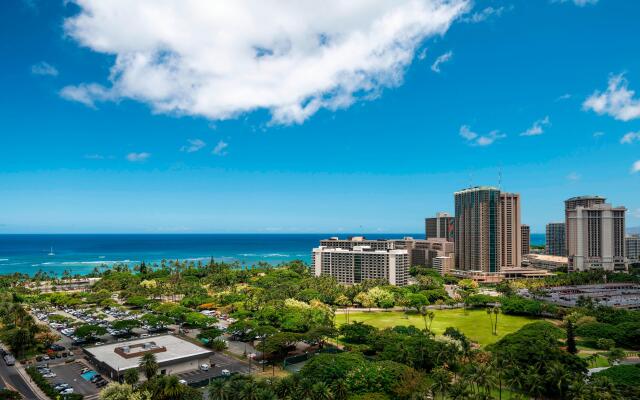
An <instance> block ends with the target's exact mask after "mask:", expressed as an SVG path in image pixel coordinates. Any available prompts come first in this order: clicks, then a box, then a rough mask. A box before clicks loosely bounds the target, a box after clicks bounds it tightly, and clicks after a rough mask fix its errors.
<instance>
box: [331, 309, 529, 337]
mask: <svg viewBox="0 0 640 400" xmlns="http://www.w3.org/2000/svg"><path fill="white" fill-rule="evenodd" d="M430 311H433V312H434V314H435V317H434V318H433V320H432V322H430V321H429V319H427V320H426V323H427V326H429V324H431V326H430V328H431V331H432V332H433V333H434V334H435V335H442V334H443V333H444V330H445V329H446V328H448V327H454V328H457V329H458V330H460V331H461V332H462V333H464V334H465V335H467V337H469V339H471V340H473V341H474V342H476V343H478V344H480V345H481V346H486V345H489V344H491V343H494V342H496V341H498V340H500V338H502V337H503V336H504V335H507V334H509V333H513V332H515V331H517V330H518V329H520V328H522V327H523V326H524V325H526V324H528V323H530V322H534V321H536V320H539V319H536V318H532V317H525V316H516V315H504V314H500V315H499V316H498V329H497V334H495V335H494V334H493V333H492V329H491V320H490V319H489V315H488V314H487V312H486V311H485V310H484V309H471V310H464V309H463V308H457V309H442V310H439V309H433V310H430ZM347 315H348V318H349V320H348V321H349V322H355V321H358V322H364V323H366V324H369V325H372V326H375V327H376V328H380V329H384V328H392V327H394V326H400V325H404V326H409V325H413V326H415V327H417V328H421V329H423V328H424V327H425V321H424V319H423V317H422V315H421V314H420V313H417V312H415V311H407V312H404V311H395V310H394V311H357V312H354V311H350V312H349V313H348V314H347V313H345V312H342V311H340V312H338V313H336V325H338V326H340V325H342V324H344V323H346V322H347Z"/></svg>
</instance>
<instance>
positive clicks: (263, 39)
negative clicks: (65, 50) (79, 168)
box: [62, 0, 470, 124]
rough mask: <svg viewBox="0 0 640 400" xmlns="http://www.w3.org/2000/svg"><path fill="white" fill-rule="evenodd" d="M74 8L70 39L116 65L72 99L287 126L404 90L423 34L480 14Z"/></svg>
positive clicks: (431, 2)
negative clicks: (260, 115) (262, 118)
mask: <svg viewBox="0 0 640 400" xmlns="http://www.w3.org/2000/svg"><path fill="white" fill-rule="evenodd" d="M75 2H76V3H77V4H78V5H79V7H80V12H79V13H78V14H77V15H75V16H73V17H70V18H68V19H67V20H66V21H65V30H66V33H67V34H68V35H69V36H70V37H71V38H73V39H75V40H76V41H78V42H79V43H80V44H81V45H82V46H86V47H88V48H89V49H92V50H94V51H96V52H100V53H105V54H110V55H114V57H115V63H114V65H113V66H112V68H111V73H110V75H109V80H110V84H109V85H108V87H104V86H97V85H96V84H86V83H84V84H80V85H78V86H71V87H68V88H65V90H63V92H62V94H63V96H64V97H65V98H67V99H70V100H75V101H80V102H81V103H84V104H86V105H89V106H92V105H93V104H95V102H98V101H108V100H117V99H120V98H131V99H135V100H137V101H141V102H145V103H148V104H150V105H151V106H152V108H153V110H154V111H155V112H160V113H174V114H179V115H182V114H187V115H196V116H204V117H206V118H208V119H211V120H221V119H229V118H234V117H236V116H238V115H240V114H243V113H248V112H252V111H255V110H260V109H266V110H269V111H270V113H271V116H272V121H273V122H274V123H281V124H290V123H301V122H303V121H304V120H305V119H307V118H309V117H310V116H311V115H313V114H314V113H315V112H317V111H318V110H320V109H323V108H324V109H329V110H335V109H339V108H345V107H348V106H350V105H351V104H353V103H354V102H355V101H356V100H358V99H370V98H374V97H375V96H377V95H378V94H379V92H380V89H382V88H385V87H394V86H398V85H400V84H401V83H402V79H403V75H404V71H405V69H406V67H407V66H408V65H409V64H410V63H411V61H412V60H413V58H414V56H415V52H416V51H417V49H418V48H421V46H422V43H423V42H424V41H425V39H428V38H431V37H434V36H441V35H443V34H445V33H446V31H447V30H448V28H449V26H450V25H451V23H452V22H453V21H454V20H455V19H456V18H458V17H460V16H461V15H462V14H463V13H465V12H466V11H467V10H468V9H469V7H470V1H469V0H396V1H388V0H350V1H343V0H327V1H324V2H322V5H319V3H317V2H316V1H312V0H300V1H278V0H253V1H250V0H247V1H241V0H238V1H233V2H224V3H220V2H206V1H205V2H202V1H182V0H164V1H162V2H158V1H157V0H138V1H136V2H131V1H129V0H111V1H103V0H75ZM123 27H126V29H123ZM92 85H96V86H92ZM98 88H101V89H98Z"/></svg>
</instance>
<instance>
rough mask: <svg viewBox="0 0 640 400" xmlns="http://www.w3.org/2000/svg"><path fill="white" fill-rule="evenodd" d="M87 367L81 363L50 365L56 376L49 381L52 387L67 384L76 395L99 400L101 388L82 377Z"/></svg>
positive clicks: (89, 399)
mask: <svg viewBox="0 0 640 400" xmlns="http://www.w3.org/2000/svg"><path fill="white" fill-rule="evenodd" d="M84 368H87V366H86V365H85V364H83V363H80V362H77V361H76V362H72V363H59V364H56V365H52V364H50V365H49V369H50V370H51V372H53V373H54V374H55V375H56V376H55V377H49V378H47V380H48V381H49V382H50V383H51V385H52V386H54V387H55V386H56V385H59V384H67V385H69V386H70V387H71V388H73V392H74V393H79V394H82V395H83V396H84V398H85V399H88V400H91V399H96V398H98V392H99V390H100V389H99V388H98V387H97V386H96V384H94V383H91V382H90V381H88V380H86V379H84V378H83V377H82V376H81V372H82V370H83V369H84Z"/></svg>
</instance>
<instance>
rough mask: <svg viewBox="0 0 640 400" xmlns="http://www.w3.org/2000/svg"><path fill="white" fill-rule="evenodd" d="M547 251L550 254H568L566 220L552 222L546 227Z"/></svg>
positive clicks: (564, 255) (562, 255)
mask: <svg viewBox="0 0 640 400" xmlns="http://www.w3.org/2000/svg"><path fill="white" fill-rule="evenodd" d="M545 233H546V244H545V246H544V248H545V253H546V254H547V255H550V256H560V257H566V256H567V246H566V241H565V224H564V222H551V223H549V224H547V228H546V232H545Z"/></svg>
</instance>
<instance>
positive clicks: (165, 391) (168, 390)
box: [162, 375, 186, 399]
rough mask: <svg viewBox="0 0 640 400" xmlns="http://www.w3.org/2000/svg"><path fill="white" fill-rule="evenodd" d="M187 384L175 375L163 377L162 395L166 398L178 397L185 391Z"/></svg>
mask: <svg viewBox="0 0 640 400" xmlns="http://www.w3.org/2000/svg"><path fill="white" fill-rule="evenodd" d="M185 388H186V386H185V385H183V384H182V383H180V381H179V380H178V377H177V376H175V375H171V376H165V377H163V382H162V397H164V398H166V399H178V398H180V397H181V396H182V394H183V393H184V392H185Z"/></svg>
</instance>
